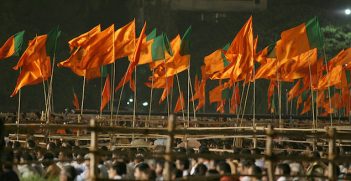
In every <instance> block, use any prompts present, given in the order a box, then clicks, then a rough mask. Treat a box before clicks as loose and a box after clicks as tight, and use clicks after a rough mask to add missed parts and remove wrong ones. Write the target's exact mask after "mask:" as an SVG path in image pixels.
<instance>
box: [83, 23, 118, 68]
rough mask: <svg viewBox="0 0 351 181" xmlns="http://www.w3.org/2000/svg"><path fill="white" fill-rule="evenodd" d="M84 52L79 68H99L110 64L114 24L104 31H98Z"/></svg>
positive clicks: (112, 52) (111, 60)
mask: <svg viewBox="0 0 351 181" xmlns="http://www.w3.org/2000/svg"><path fill="white" fill-rule="evenodd" d="M85 51H86V54H85V55H84V56H83V58H82V60H81V62H80V65H79V66H80V68H81V69H84V70H86V69H93V68H100V67H101V66H103V65H107V64H111V63H113V62H114V61H115V57H114V25H111V26H109V27H108V28H106V29H105V30H104V31H101V32H98V33H97V34H96V35H95V36H94V38H93V39H90V41H89V45H88V46H87V48H86V49H85Z"/></svg>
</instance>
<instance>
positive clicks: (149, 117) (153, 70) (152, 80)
mask: <svg viewBox="0 0 351 181" xmlns="http://www.w3.org/2000/svg"><path fill="white" fill-rule="evenodd" d="M154 72H155V69H152V76H151V92H150V106H149V116H148V119H147V120H148V121H147V122H146V123H147V124H145V127H149V124H150V123H149V122H150V120H151V110H152V98H153V90H154V76H153V75H154Z"/></svg>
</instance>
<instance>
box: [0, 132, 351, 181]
mask: <svg viewBox="0 0 351 181" xmlns="http://www.w3.org/2000/svg"><path fill="white" fill-rule="evenodd" d="M164 151H165V147H164V146H162V145H158V146H155V147H153V149H150V148H111V149H109V148H108V147H106V146H103V147H100V148H99V150H98V152H99V154H98V156H97V165H96V166H97V169H96V173H95V175H94V176H95V177H97V178H102V179H111V180H123V179H125V180H157V181H160V180H166V179H165V178H164V175H165V172H166V169H165V166H164V165H165V160H164V159H163V157H152V155H156V153H161V154H162V153H164ZM173 151H174V153H177V154H178V155H184V157H175V159H174V162H173V163H170V167H171V169H170V170H171V172H170V173H169V172H168V174H171V178H172V180H177V179H189V180H196V179H197V180H199V179H200V180H201V178H202V180H220V181H235V180H240V181H259V180H262V181H263V180H267V167H266V164H265V160H264V158H263V157H260V158H259V157H257V158H256V159H253V158H250V155H263V150H260V149H257V148H256V149H247V148H234V149H233V152H234V154H237V155H240V158H234V157H233V158H231V157H229V158H228V157H227V158H226V157H221V159H216V158H215V155H218V153H213V152H211V151H210V150H209V149H208V145H207V146H206V145H201V146H200V147H199V149H196V150H195V149H192V148H188V149H185V148H183V147H175V148H174V150H173ZM339 152H342V150H341V151H340V150H339ZM234 154H233V155H234ZM279 154H283V155H290V156H298V155H301V154H304V155H305V156H310V157H314V158H319V157H325V156H326V155H324V154H320V152H318V151H312V149H311V147H310V146H307V147H306V150H305V151H303V152H296V151H292V149H291V150H289V149H288V150H287V151H283V152H280V153H279ZM340 154H341V153H340ZM343 154H345V153H343ZM150 155H151V156H150ZM187 155H195V157H194V158H190V157H188V156H187ZM204 155H209V157H207V156H204ZM222 156H223V154H222ZM1 164H2V170H1V172H0V180H11V181H16V180H24V181H25V180H39V181H41V180H61V181H83V180H89V179H90V178H91V177H92V175H90V171H89V168H90V167H91V165H90V154H89V149H88V148H87V147H86V145H85V146H76V145H75V143H74V142H70V141H68V142H61V141H56V142H49V143H48V144H47V145H46V147H45V148H44V147H43V146H39V145H38V143H37V142H36V140H35V139H33V138H31V137H29V138H28V140H27V142H26V143H22V144H20V143H19V142H17V141H9V140H7V141H5V145H4V148H3V149H2V151H1ZM336 169H337V170H336V173H337V176H338V178H340V180H348V179H351V177H350V173H351V167H350V164H349V163H340V164H339V166H337V167H336ZM274 170H275V173H274V174H275V180H278V181H288V180H326V176H327V174H328V173H327V163H324V162H322V161H316V162H313V163H309V162H300V161H296V160H295V161H279V162H274ZM303 175H308V177H301V176H303ZM204 178H206V179H204Z"/></svg>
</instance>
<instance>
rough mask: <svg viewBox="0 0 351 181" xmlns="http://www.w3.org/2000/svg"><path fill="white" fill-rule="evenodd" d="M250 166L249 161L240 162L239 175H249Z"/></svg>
mask: <svg viewBox="0 0 351 181" xmlns="http://www.w3.org/2000/svg"><path fill="white" fill-rule="evenodd" d="M252 165H253V164H252V162H251V161H249V160H241V161H240V164H239V173H240V174H244V175H245V174H249V170H250V167H251V166H252Z"/></svg>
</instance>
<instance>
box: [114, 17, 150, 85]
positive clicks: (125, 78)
mask: <svg viewBox="0 0 351 181" xmlns="http://www.w3.org/2000/svg"><path fill="white" fill-rule="evenodd" d="M145 29H146V22H145V23H144V26H143V29H142V30H141V33H140V35H139V39H138V42H137V44H136V47H135V50H134V53H133V57H132V61H131V62H130V63H129V66H128V69H127V72H126V73H125V74H124V76H123V77H122V79H121V80H120V82H119V83H118V85H117V87H116V89H115V91H117V90H118V89H120V88H121V87H122V86H123V85H124V84H126V83H127V82H129V81H130V80H131V78H132V73H133V71H134V69H135V67H136V66H137V65H138V63H139V59H140V50H141V45H142V42H143V41H142V40H143V37H144V36H145Z"/></svg>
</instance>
